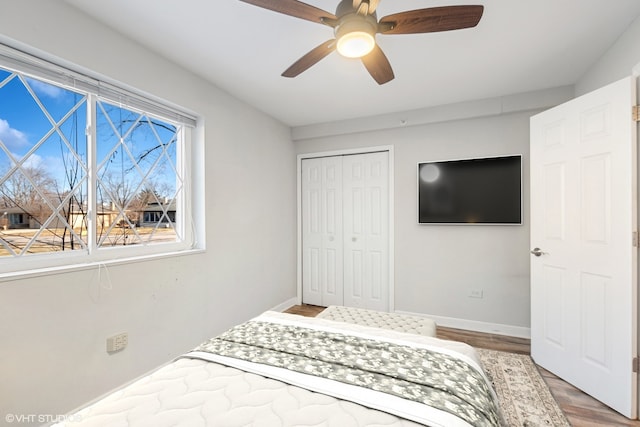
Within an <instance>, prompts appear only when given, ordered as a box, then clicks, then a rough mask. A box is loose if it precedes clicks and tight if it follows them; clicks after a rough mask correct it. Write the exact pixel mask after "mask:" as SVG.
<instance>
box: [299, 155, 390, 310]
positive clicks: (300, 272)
mask: <svg viewBox="0 0 640 427" xmlns="http://www.w3.org/2000/svg"><path fill="white" fill-rule="evenodd" d="M380 152H387V153H388V157H389V159H388V161H389V174H388V180H389V194H388V196H389V199H388V200H389V224H388V229H389V239H388V240H389V248H388V249H389V259H388V262H389V277H388V283H389V289H388V298H389V312H390V313H393V312H394V311H395V298H394V296H395V281H394V277H395V264H394V259H395V256H394V241H395V240H394V211H395V204H394V169H393V165H394V160H393V145H380V146H376V147H363V148H349V149H343V150H332V151H321V152H315V153H302V154H298V156H297V160H296V185H297V187H296V209H297V231H296V233H297V249H296V257H297V261H296V262H297V267H296V282H297V285H296V286H297V288H296V300H297V304H302V160H304V159H316V158H320V157H334V156H348V155H353V154H370V153H380Z"/></svg>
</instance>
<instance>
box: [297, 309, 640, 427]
mask: <svg viewBox="0 0 640 427" xmlns="http://www.w3.org/2000/svg"><path fill="white" fill-rule="evenodd" d="M322 310H324V307H318V306H314V305H296V306H293V307H291V308H289V309H287V310H285V311H286V312H287V313H292V314H298V315H301V316H307V317H315V316H316V315H318V313H320V312H321V311H322ZM437 336H438V338H443V339H448V340H453V341H462V342H465V343H467V344H469V345H471V346H473V347H479V348H488V349H491V350H501V351H509V352H513V353H521V354H530V352H531V345H530V341H529V340H528V339H525V338H515V337H506V336H502V335H493V334H483V333H480V332H471V331H464V330H460V329H451V328H443V327H440V326H438V329H437ZM538 370H539V371H540V374H541V375H542V377H543V378H544V380H545V381H546V383H547V385H548V386H549V389H550V390H551V393H552V394H553V396H554V397H555V399H556V401H557V402H558V404H559V405H560V407H561V408H562V410H563V411H564V413H565V415H566V416H567V419H568V420H569V422H570V423H571V425H573V426H574V427H601V426H632V427H640V421H635V420H629V419H627V418H625V417H623V416H622V415H620V414H618V413H617V412H615V411H613V410H612V409H610V408H609V407H607V406H605V405H603V404H602V403H600V402H598V401H597V400H595V399H594V398H592V397H591V396H589V395H587V394H585V393H583V392H581V391H580V390H578V389H577V388H575V387H573V386H572V385H571V384H568V383H566V382H564V381H562V380H561V379H560V378H558V377H557V376H555V375H553V374H552V373H551V372H548V371H546V370H545V369H543V368H541V367H538ZM550 427H552V426H550Z"/></svg>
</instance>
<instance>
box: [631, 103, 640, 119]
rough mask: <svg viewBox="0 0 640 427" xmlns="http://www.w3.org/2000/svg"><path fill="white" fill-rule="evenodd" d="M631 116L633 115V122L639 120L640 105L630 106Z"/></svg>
mask: <svg viewBox="0 0 640 427" xmlns="http://www.w3.org/2000/svg"><path fill="white" fill-rule="evenodd" d="M631 117H633V121H634V122H640V105H634V106H633V107H631Z"/></svg>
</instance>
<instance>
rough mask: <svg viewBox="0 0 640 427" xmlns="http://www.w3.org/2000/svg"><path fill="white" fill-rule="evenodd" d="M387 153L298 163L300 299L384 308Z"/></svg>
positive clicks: (386, 293)
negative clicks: (299, 186)
mask: <svg viewBox="0 0 640 427" xmlns="http://www.w3.org/2000/svg"><path fill="white" fill-rule="evenodd" d="M388 162H389V154H388V152H379V153H367V154H357V155H345V156H334V157H323V158H314V159H304V160H302V301H303V303H305V304H314V305H320V306H328V305H347V306H351V307H361V308H368V309H375V310H381V311H388V310H389V164H388Z"/></svg>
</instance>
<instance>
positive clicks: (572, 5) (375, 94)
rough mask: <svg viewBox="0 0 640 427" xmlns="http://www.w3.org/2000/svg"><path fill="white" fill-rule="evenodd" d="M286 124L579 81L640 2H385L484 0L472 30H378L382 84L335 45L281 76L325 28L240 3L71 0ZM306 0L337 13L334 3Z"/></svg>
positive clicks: (385, 2) (402, 6) (398, 5)
mask: <svg viewBox="0 0 640 427" xmlns="http://www.w3.org/2000/svg"><path fill="white" fill-rule="evenodd" d="M66 1H67V2H68V3H69V4H71V5H73V6H75V7H77V8H78V9H81V10H83V11H84V12H86V13H87V14H89V15H91V16H93V17H95V18H96V19H98V20H99V21H102V22H104V23H105V24H107V25H108V26H110V27H112V28H114V29H115V30H117V31H118V32H120V33H122V34H124V35H126V36H128V37H130V38H133V39H134V40H137V41H138V42H139V43H140V44H142V45H144V46H146V47H147V48H149V49H151V50H153V51H156V52H158V53H159V54H161V55H163V56H165V57H167V58H169V59H171V60H172V61H174V62H176V63H179V64H182V66H184V67H185V68H187V69H190V70H192V71H193V72H194V73H196V74H198V75H200V76H202V77H204V78H206V79H208V80H210V81H211V82H213V83H214V84H215V85H216V86H218V87H220V88H221V89H223V90H225V91H227V92H229V93H231V94H233V95H234V96H236V97H237V98H239V99H242V100H244V101H246V102H248V103H249V104H251V105H253V106H255V107H256V108H258V109H260V110H262V111H264V112H266V113H268V114H269V115H271V116H273V117H275V118H277V119H278V120H280V121H282V122H283V123H285V124H287V125H290V126H302V125H309V124H315V123H324V122H331V121H335V120H344V119H350V118H356V117H365V116H372V115H379V114H385V113H392V112H399V111H407V110H413V109H418V108H425V107H431V106H436V105H443V104H450V103H455V102H462V101H467V100H476V99H482V98H488V97H495V96H502V95H509V94H514V93H520V92H528V91H533V90H538V89H545V88H552V87H556V86H564V85H570V84H573V83H575V82H576V81H577V80H578V79H579V78H580V77H581V76H582V75H583V74H584V72H585V71H586V70H587V69H588V68H589V67H590V66H591V65H592V64H593V63H594V62H595V61H596V60H597V59H598V58H599V57H600V56H601V55H602V54H603V53H604V52H605V51H606V50H607V48H608V47H609V46H610V45H611V44H612V43H614V42H615V40H616V39H617V38H618V37H619V36H620V35H621V34H622V33H623V32H624V30H625V29H626V28H627V26H628V25H629V24H630V23H631V22H632V21H633V20H634V19H635V18H636V17H637V16H638V15H639V14H640V1H638V0H466V1H464V0H438V1H435V0H382V1H381V2H380V6H379V7H378V17H382V16H385V15H389V14H391V13H396V12H402V11H406V10H412V9H421V8H426V7H434V6H445V5H455V4H482V5H484V6H485V11H484V15H483V17H482V19H481V21H480V23H479V24H478V26H477V27H475V28H471V29H465V30H458V31H449V32H443V33H431V34H415V35H386V36H385V35H378V43H379V45H380V47H381V48H382V49H383V50H384V52H385V54H386V55H387V57H388V58H389V61H390V62H391V65H392V67H393V69H394V72H395V76H396V77H395V79H394V80H392V81H391V82H389V83H387V84H385V85H382V86H379V85H378V84H377V83H376V82H375V81H374V80H373V79H372V78H371V77H370V76H369V74H368V73H367V71H366V70H365V68H364V66H363V65H362V64H361V63H360V61H359V60H353V59H346V58H343V57H341V56H340V55H339V54H337V53H335V52H334V53H333V54H331V55H330V56H328V57H327V58H325V59H323V60H322V61H320V62H319V63H318V64H316V65H315V66H313V67H312V68H310V69H309V70H307V71H305V72H304V73H302V74H301V75H299V76H298V77H296V78H294V79H289V78H284V77H281V76H280V74H281V73H282V72H283V71H284V70H285V69H286V68H287V67H289V65H291V64H292V63H293V62H294V61H296V60H297V59H298V58H299V57H301V56H302V55H304V54H305V53H307V52H308V51H309V50H311V49H312V48H314V47H315V46H317V45H319V44H320V43H322V42H324V41H326V40H328V39H331V38H333V30H332V29H331V28H330V27H327V26H324V25H320V24H315V23H313V22H309V21H304V20H300V19H296V18H292V17H289V16H286V15H282V14H279V13H276V12H272V11H269V10H266V9H262V8H259V7H256V6H252V5H249V4H247V3H243V2H241V1H239V0H215V1H212V0H180V1H175V0H134V1H132V0H109V1H86V0H66ZM306 3H308V4H311V5H313V6H316V7H319V8H321V9H325V10H328V11H330V12H332V13H333V12H335V6H336V5H337V3H338V0H307V1H306Z"/></svg>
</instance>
